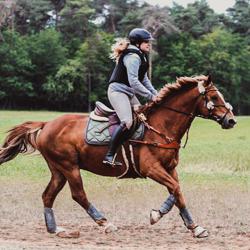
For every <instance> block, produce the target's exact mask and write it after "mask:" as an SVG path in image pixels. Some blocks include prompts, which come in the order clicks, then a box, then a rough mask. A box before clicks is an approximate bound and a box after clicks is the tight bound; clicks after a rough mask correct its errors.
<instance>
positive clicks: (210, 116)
mask: <svg viewBox="0 0 250 250" xmlns="http://www.w3.org/2000/svg"><path fill="white" fill-rule="evenodd" d="M212 86H213V85H212ZM212 91H213V92H219V90H218V89H217V88H215V87H214V88H213V89H205V92H204V93H201V95H202V97H203V99H204V101H205V103H204V105H205V107H207V109H208V115H207V116H204V115H201V114H197V115H195V116H197V117H201V118H204V119H211V120H214V121H216V122H218V123H219V124H223V123H224V120H225V118H226V116H227V114H228V113H229V112H230V111H232V110H233V107H232V106H231V104H230V103H229V102H225V104H214V102H213V101H209V100H208V97H207V93H209V92H212ZM219 93H220V92H219ZM219 107H223V108H225V109H226V112H225V113H224V115H223V116H221V117H218V116H216V115H213V110H214V108H219Z"/></svg>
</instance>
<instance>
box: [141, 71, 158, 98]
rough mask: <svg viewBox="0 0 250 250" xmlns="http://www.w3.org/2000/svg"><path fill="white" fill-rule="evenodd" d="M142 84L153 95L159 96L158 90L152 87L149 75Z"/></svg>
mask: <svg viewBox="0 0 250 250" xmlns="http://www.w3.org/2000/svg"><path fill="white" fill-rule="evenodd" d="M142 84H143V85H144V86H145V87H146V88H147V89H148V90H149V91H150V92H151V93H152V94H153V95H157V90H156V89H155V88H154V86H153V85H152V83H151V81H150V80H149V78H148V76H147V73H146V74H145V76H144V78H143V80H142Z"/></svg>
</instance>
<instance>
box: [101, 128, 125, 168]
mask: <svg viewBox="0 0 250 250" xmlns="http://www.w3.org/2000/svg"><path fill="white" fill-rule="evenodd" d="M127 132H128V130H127V128H126V125H125V124H120V125H119V126H118V127H117V128H116V130H115V131H114V133H113V134H112V137H111V140H110V143H109V149H108V152H107V154H106V156H105V158H104V160H103V161H102V163H104V164H105V165H107V166H110V167H115V166H121V165H122V163H121V162H118V161H115V154H116V150H117V149H118V148H119V146H120V145H121V144H122V143H123V142H124V141H125V140H126V136H125V135H126V134H127Z"/></svg>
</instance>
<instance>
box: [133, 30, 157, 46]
mask: <svg viewBox="0 0 250 250" xmlns="http://www.w3.org/2000/svg"><path fill="white" fill-rule="evenodd" d="M128 39H129V41H130V43H131V44H133V45H136V44H141V43H142V42H143V41H152V40H154V38H153V37H152V35H151V33H150V32H149V31H147V30H145V29H140V28H135V29H132V30H131V31H130V33H129V35H128Z"/></svg>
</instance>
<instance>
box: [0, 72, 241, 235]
mask: <svg viewBox="0 0 250 250" xmlns="http://www.w3.org/2000/svg"><path fill="white" fill-rule="evenodd" d="M137 113H138V114H140V115H143V117H144V118H146V119H147V120H146V121H145V119H141V120H142V122H144V123H145V125H146V128H145V133H144V137H143V140H140V141H138V140H137V141H133V140H132V141H129V140H127V142H125V144H129V145H131V144H133V145H134V146H133V148H134V152H133V153H134V154H133V157H134V161H135V162H136V163H137V165H138V171H139V173H140V176H141V177H144V178H150V179H152V180H154V181H156V182H158V183H160V184H161V185H163V186H164V187H166V188H167V190H168V192H169V196H168V197H167V199H166V200H165V201H164V202H163V203H162V205H161V207H160V208H159V209H153V210H151V212H150V223H151V224H154V223H156V222H158V221H159V220H160V219H161V218H162V217H163V216H164V215H166V214H168V213H169V212H170V211H171V209H172V208H173V206H176V207H177V208H178V209H179V213H180V216H181V218H182V220H183V222H184V225H185V226H186V228H187V229H188V230H190V232H191V233H192V234H193V236H194V237H197V238H202V237H207V236H208V235H209V233H208V230H207V229H205V228H203V227H201V226H199V225H197V224H196V223H195V222H194V220H193V218H192V216H191V213H190V212H189V210H188V208H187V207H186V203H185V200H184V197H183V194H182V192H181V189H180V185H179V180H178V173H177V171H176V166H177V165H178V162H179V149H180V147H181V146H180V143H181V139H182V138H183V136H184V135H185V133H186V132H188V130H189V128H190V126H191V124H192V122H193V120H194V119H195V117H202V118H205V119H210V120H213V121H215V122H217V123H218V124H220V125H221V127H222V128H223V129H230V128H233V127H234V125H235V124H236V123H237V121H236V119H235V117H234V114H233V112H232V106H231V105H230V104H229V103H226V102H225V99H224V97H223V95H222V94H221V93H220V91H219V90H218V88H217V87H216V86H215V85H214V83H213V82H212V80H211V77H210V76H205V75H200V76H194V77H180V78H177V79H176V82H175V83H172V84H166V85H164V86H163V87H162V88H161V90H160V91H159V93H158V95H157V97H156V100H155V101H151V102H149V103H147V104H145V105H143V106H141V107H140V108H139V110H138V111H137ZM88 119H89V118H88V116H86V115H81V114H65V115H62V116H60V117H58V118H56V119H54V120H52V121H48V122H43V121H41V122H32V121H29V122H24V123H23V124H20V125H17V126H15V127H14V128H12V129H11V130H9V131H8V132H9V134H8V135H7V137H6V138H5V141H4V143H3V146H2V147H1V148H0V164H2V163H4V162H7V161H10V160H12V159H13V158H14V157H16V156H17V155H18V154H19V153H31V152H34V151H36V150H38V151H39V152H40V153H41V155H42V156H43V157H44V159H45V161H46V162H47V164H48V167H49V169H50V171H51V179H50V182H49V183H48V185H47V187H46V189H45V191H44V192H43V194H42V200H43V205H44V217H45V224H46V228H47V231H48V232H49V233H56V234H57V233H60V232H61V229H60V228H59V227H58V226H57V224H56V221H55V216H54V210H53V203H54V201H55V199H56V197H57V195H58V193H59V192H60V191H61V190H62V188H63V187H64V185H65V183H66V182H68V183H69V186H70V191H71V195H72V198H73V200H74V201H76V202H77V203H78V204H79V205H80V206H81V207H82V208H83V209H84V210H85V211H86V212H87V213H88V215H89V216H90V217H91V218H92V219H93V220H94V221H95V222H96V223H97V224H98V225H99V226H103V227H104V228H105V232H109V231H114V230H116V229H117V228H116V227H115V225H113V224H110V223H109V222H108V220H107V219H106V217H105V216H104V215H103V214H102V213H100V212H99V211H98V210H97V209H96V208H95V206H94V205H93V204H92V203H90V202H89V200H88V198H87V196H86V193H85V191H84V187H83V182H82V177H81V175H80V170H81V169H83V170H87V171H90V172H92V173H95V174H97V175H102V176H110V177H118V176H121V175H122V174H123V173H124V171H125V170H126V166H125V165H126V164H125V159H124V157H122V152H121V149H119V150H118V154H117V157H118V159H119V161H121V162H122V163H123V165H122V166H121V167H114V168H112V167H107V166H105V165H104V164H103V163H102V160H103V158H104V155H105V153H106V151H107V146H105V145H104V146H95V145H89V144H88V143H86V141H85V140H84V139H83V134H84V133H86V126H87V123H88ZM126 177H128V178H130V177H133V176H132V175H131V176H130V175H129V174H128V175H127V176H126Z"/></svg>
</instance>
